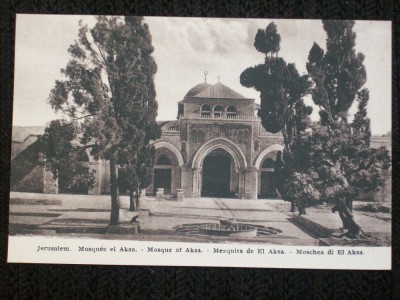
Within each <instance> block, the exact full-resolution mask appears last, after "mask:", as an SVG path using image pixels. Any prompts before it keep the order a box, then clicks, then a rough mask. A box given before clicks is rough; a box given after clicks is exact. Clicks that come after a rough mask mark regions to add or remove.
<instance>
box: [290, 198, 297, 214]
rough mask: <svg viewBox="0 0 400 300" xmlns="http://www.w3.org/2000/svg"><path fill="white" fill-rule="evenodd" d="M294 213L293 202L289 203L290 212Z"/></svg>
mask: <svg viewBox="0 0 400 300" xmlns="http://www.w3.org/2000/svg"><path fill="white" fill-rule="evenodd" d="M295 211H296V204H295V203H294V201H291V202H290V212H295Z"/></svg>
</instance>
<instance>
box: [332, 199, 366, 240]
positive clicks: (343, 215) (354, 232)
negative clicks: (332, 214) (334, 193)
mask: <svg viewBox="0 0 400 300" xmlns="http://www.w3.org/2000/svg"><path fill="white" fill-rule="evenodd" d="M336 208H337V211H338V212H339V216H340V219H341V220H342V223H343V229H345V230H347V233H346V234H345V235H346V236H347V237H349V238H352V239H359V238H366V236H365V235H364V233H363V231H362V229H361V226H360V225H358V224H357V222H356V221H355V220H354V218H353V214H352V213H351V211H350V209H349V207H348V206H347V203H346V201H345V200H343V199H339V200H338V201H337V204H336Z"/></svg>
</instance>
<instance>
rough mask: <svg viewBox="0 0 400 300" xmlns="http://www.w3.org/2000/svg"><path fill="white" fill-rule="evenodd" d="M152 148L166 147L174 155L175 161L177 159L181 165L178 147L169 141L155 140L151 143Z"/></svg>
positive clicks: (181, 160) (181, 159)
mask: <svg viewBox="0 0 400 300" xmlns="http://www.w3.org/2000/svg"><path fill="white" fill-rule="evenodd" d="M153 146H154V148H156V150H157V149H159V148H167V149H168V150H170V151H171V152H172V153H173V154H174V155H175V157H176V159H177V161H178V165H179V166H182V165H183V157H182V154H181V152H180V151H179V149H178V148H177V147H176V146H175V145H173V144H172V143H170V142H167V141H157V142H155V143H154V144H153Z"/></svg>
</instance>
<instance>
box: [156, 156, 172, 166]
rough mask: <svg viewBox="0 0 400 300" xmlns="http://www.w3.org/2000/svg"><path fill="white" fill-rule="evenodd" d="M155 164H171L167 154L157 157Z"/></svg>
mask: <svg viewBox="0 0 400 300" xmlns="http://www.w3.org/2000/svg"><path fill="white" fill-rule="evenodd" d="M156 165H163V166H169V165H171V160H170V159H169V158H168V156H166V155H164V154H162V155H160V156H159V157H158V158H157V162H156Z"/></svg>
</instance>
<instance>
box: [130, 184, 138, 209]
mask: <svg viewBox="0 0 400 300" xmlns="http://www.w3.org/2000/svg"><path fill="white" fill-rule="evenodd" d="M133 193H134V190H133V187H129V210H130V211H136V201H135V198H134V196H133Z"/></svg>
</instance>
